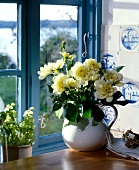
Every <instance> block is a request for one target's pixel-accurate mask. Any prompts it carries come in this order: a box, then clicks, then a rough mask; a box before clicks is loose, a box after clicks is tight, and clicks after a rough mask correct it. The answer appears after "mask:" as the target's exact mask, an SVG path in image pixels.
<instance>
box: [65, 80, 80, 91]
mask: <svg viewBox="0 0 139 170" xmlns="http://www.w3.org/2000/svg"><path fill="white" fill-rule="evenodd" d="M64 85H65V87H67V88H69V89H76V88H78V87H79V82H78V81H77V80H75V79H73V78H67V79H65V81H64Z"/></svg>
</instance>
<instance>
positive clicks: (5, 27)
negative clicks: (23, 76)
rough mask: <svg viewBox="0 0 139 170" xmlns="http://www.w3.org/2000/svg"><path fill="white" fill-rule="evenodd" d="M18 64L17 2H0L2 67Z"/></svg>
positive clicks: (0, 58) (0, 62) (10, 67)
mask: <svg viewBox="0 0 139 170" xmlns="http://www.w3.org/2000/svg"><path fill="white" fill-rule="evenodd" d="M16 65H17V4H8V3H0V69H15V68H16Z"/></svg>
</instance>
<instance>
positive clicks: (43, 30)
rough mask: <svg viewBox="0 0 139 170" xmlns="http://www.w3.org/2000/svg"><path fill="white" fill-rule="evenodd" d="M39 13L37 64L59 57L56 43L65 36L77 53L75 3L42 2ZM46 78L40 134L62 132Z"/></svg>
mask: <svg viewBox="0 0 139 170" xmlns="http://www.w3.org/2000/svg"><path fill="white" fill-rule="evenodd" d="M40 16H41V17H40V65H41V66H43V65H44V64H47V63H48V62H56V60H57V59H61V55H60V54H59V52H60V46H59V45H60V44H61V43H62V41H64V40H65V41H66V42H67V45H66V47H67V48H66V49H68V51H67V52H69V53H71V54H76V55H77V7H76V6H61V5H41V7H40ZM48 82H49V79H48V78H47V79H45V80H41V81H40V83H41V89H40V97H41V98H40V135H41V136H42V135H47V134H53V133H58V132H61V129H62V124H63V118H62V119H60V120H59V119H58V118H57V117H56V116H55V113H54V112H52V106H53V105H52V101H51V97H50V95H51V94H50V93H49V91H48V88H47V86H46V84H47V83H48ZM43 123H44V124H43ZM41 127H43V128H41Z"/></svg>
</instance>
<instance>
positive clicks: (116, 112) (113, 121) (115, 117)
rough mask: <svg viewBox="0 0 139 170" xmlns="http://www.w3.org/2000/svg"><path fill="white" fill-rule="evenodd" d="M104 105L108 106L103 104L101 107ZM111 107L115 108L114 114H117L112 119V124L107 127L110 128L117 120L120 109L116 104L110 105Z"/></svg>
mask: <svg viewBox="0 0 139 170" xmlns="http://www.w3.org/2000/svg"><path fill="white" fill-rule="evenodd" d="M104 106H106V105H101V107H104ZM110 107H112V108H113V110H114V112H115V114H114V115H115V116H114V119H113V120H112V122H111V123H110V125H108V126H107V128H108V129H109V130H110V129H111V127H112V125H113V124H114V123H115V121H116V119H117V117H118V110H117V108H116V107H115V106H114V105H110Z"/></svg>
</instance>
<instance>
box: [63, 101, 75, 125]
mask: <svg viewBox="0 0 139 170" xmlns="http://www.w3.org/2000/svg"><path fill="white" fill-rule="evenodd" d="M64 108H65V117H66V118H67V119H68V120H69V121H72V122H76V120H77V117H78V112H77V108H76V106H75V105H74V104H72V103H67V104H66V105H65V107H64Z"/></svg>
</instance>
